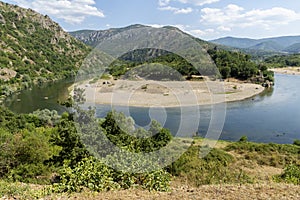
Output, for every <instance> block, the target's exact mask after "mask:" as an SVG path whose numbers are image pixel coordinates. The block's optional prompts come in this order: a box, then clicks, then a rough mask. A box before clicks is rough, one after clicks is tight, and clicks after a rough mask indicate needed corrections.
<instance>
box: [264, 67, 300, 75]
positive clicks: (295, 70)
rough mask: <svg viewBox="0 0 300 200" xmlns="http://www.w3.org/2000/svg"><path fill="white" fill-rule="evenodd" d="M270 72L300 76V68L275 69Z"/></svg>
mask: <svg viewBox="0 0 300 200" xmlns="http://www.w3.org/2000/svg"><path fill="white" fill-rule="evenodd" d="M269 70H270V71H273V72H275V73H279V74H289V75H300V67H284V68H273V69H269Z"/></svg>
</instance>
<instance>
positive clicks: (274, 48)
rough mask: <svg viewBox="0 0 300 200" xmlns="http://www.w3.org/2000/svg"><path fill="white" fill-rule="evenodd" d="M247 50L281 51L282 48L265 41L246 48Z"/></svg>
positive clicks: (274, 43)
mask: <svg viewBox="0 0 300 200" xmlns="http://www.w3.org/2000/svg"><path fill="white" fill-rule="evenodd" d="M248 49H253V50H262V51H278V52H279V51H281V50H282V49H283V47H282V46H281V45H279V44H278V43H276V42H273V41H265V42H261V43H258V44H256V45H254V46H250V47H248Z"/></svg>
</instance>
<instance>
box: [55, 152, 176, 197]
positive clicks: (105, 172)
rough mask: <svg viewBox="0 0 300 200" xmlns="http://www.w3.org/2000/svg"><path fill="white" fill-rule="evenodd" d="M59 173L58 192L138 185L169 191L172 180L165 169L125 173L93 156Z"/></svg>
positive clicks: (104, 189)
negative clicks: (109, 166) (111, 167)
mask: <svg viewBox="0 0 300 200" xmlns="http://www.w3.org/2000/svg"><path fill="white" fill-rule="evenodd" d="M59 174H60V182H59V183H58V184H54V191H56V192H81V191H82V190H84V189H89V190H91V191H97V192H100V191H107V190H111V189H118V188H122V189H128V188H131V187H133V186H138V185H141V187H142V188H144V189H148V190H156V191H168V189H169V182H170V175H169V174H168V173H167V172H166V171H164V170H159V171H154V172H149V173H144V174H131V173H127V172H125V173H124V172H120V171H116V170H113V169H110V168H108V167H107V166H106V165H105V164H103V163H101V162H100V161H98V160H96V159H95V158H93V157H89V158H85V159H83V160H82V161H81V162H79V163H78V164H77V165H76V166H75V168H73V169H72V168H70V167H69V164H66V165H64V167H63V168H62V170H61V171H60V173H59Z"/></svg>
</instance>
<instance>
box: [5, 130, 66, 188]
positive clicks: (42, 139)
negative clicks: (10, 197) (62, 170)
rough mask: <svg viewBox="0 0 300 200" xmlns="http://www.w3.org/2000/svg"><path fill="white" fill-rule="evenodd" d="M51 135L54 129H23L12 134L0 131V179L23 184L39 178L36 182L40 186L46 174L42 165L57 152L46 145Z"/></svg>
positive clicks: (48, 144)
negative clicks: (3, 178) (4, 178)
mask: <svg viewBox="0 0 300 200" xmlns="http://www.w3.org/2000/svg"><path fill="white" fill-rule="evenodd" d="M54 131H55V129H45V128H36V129H34V130H32V131H28V130H26V129H24V130H22V131H21V132H19V133H16V134H9V133H7V132H3V131H2V133H1V137H2V139H1V143H0V146H1V152H0V158H1V159H0V160H1V163H0V169H1V171H0V176H1V177H6V178H9V179H11V180H13V181H23V182H32V181H33V180H34V179H36V177H39V176H40V177H42V178H41V180H40V181H39V180H36V181H37V182H40V183H41V182H44V181H45V179H44V178H45V176H47V175H48V173H49V172H50V167H49V166H47V165H45V161H47V160H49V159H50V158H52V157H53V156H55V155H58V153H59V152H60V150H61V149H60V147H58V146H57V145H55V144H53V143H52V142H51V141H50V139H51V136H52V134H53V132H54ZM43 177H44V178H43ZM47 179H48V178H46V180H47ZM48 180H49V179H48Z"/></svg>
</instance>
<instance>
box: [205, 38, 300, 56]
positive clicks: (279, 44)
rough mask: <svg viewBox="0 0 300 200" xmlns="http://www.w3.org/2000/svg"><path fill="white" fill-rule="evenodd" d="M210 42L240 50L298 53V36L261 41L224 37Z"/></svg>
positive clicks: (299, 40) (299, 41) (299, 50)
mask: <svg viewBox="0 0 300 200" xmlns="http://www.w3.org/2000/svg"><path fill="white" fill-rule="evenodd" d="M211 42H213V43H215V44H221V45H225V46H230V47H235V48H242V49H252V50H264V51H275V52H287V53H298V52H300V36H282V37H273V38H263V39H250V38H235V37H224V38H219V39H216V40H211Z"/></svg>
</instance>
